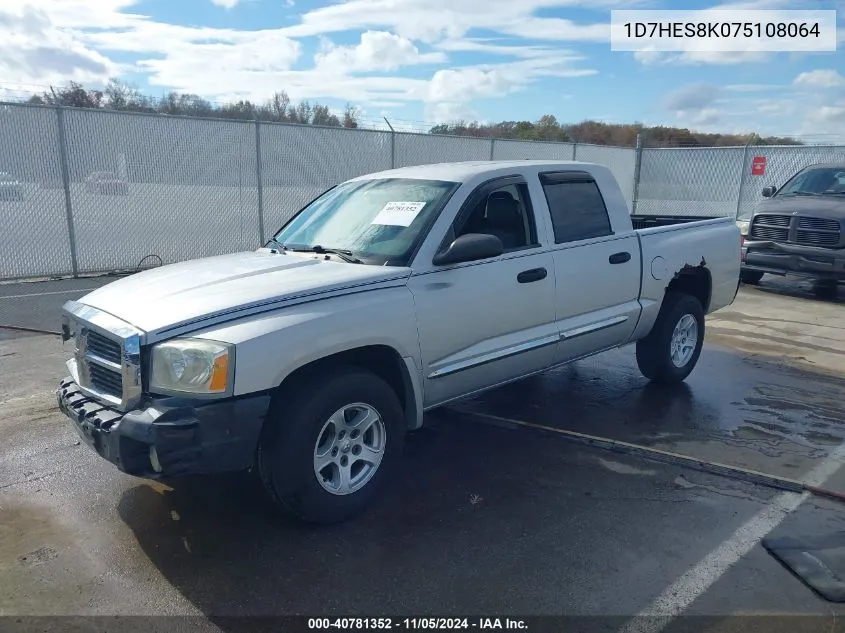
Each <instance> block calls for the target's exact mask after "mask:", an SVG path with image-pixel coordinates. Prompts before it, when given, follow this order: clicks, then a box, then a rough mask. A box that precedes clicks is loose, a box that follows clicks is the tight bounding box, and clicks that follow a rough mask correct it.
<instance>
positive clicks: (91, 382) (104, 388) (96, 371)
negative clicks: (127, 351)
mask: <svg viewBox="0 0 845 633" xmlns="http://www.w3.org/2000/svg"><path fill="white" fill-rule="evenodd" d="M120 347H121V345H120V342H118V341H115V340H113V339H110V338H108V337H106V336H104V335H103V334H100V333H99V332H96V331H94V330H91V329H88V328H87V327H85V326H84V325H83V326H82V327H81V328H80V330H79V332H78V333H77V339H76V362H77V364H78V367H79V377H80V381H81V384H80V386H81V387H90V388H92V389H94V390H96V391H97V393H99V394H101V395H105V396H112V397H113V398H116V399H118V400H119V399H121V397H122V395H123V380H122V378H121V374H120V368H121V365H120V356H121V353H120Z"/></svg>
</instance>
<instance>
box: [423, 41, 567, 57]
mask: <svg viewBox="0 0 845 633" xmlns="http://www.w3.org/2000/svg"><path fill="white" fill-rule="evenodd" d="M490 41H491V40H489V39H488V40H484V39H480V38H463V39H457V40H443V41H441V42H438V43H437V44H435V45H434V46H435V48H437V49H438V50H441V51H446V52H449V53H484V54H487V55H499V56H502V57H518V58H528V57H542V56H544V55H549V54H551V53H554V50H555V49H554V48H550V47H548V46H538V45H514V44H491V43H489V42H490Z"/></svg>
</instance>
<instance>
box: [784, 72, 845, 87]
mask: <svg viewBox="0 0 845 633" xmlns="http://www.w3.org/2000/svg"><path fill="white" fill-rule="evenodd" d="M793 83H794V84H795V85H796V86H802V87H805V88H841V87H842V86H845V77H843V76H842V75H840V74H839V73H838V72H837V71H835V70H831V69H818V70H811V71H809V72H804V73H801V74H800V75H798V76H797V77H796V78H795V81H794V82H793Z"/></svg>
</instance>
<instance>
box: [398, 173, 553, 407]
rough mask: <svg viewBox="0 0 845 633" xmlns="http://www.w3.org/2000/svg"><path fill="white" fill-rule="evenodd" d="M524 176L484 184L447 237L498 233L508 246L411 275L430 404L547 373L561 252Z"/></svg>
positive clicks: (445, 239) (447, 239) (444, 242)
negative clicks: (555, 250) (553, 247)
mask: <svg viewBox="0 0 845 633" xmlns="http://www.w3.org/2000/svg"><path fill="white" fill-rule="evenodd" d="M546 226H547V225H546V222H538V221H537V218H536V216H535V213H534V208H533V205H532V201H531V197H530V196H529V193H528V186H527V183H526V181H525V179H524V178H523V177H522V176H508V177H502V178H496V179H494V180H491V181H488V182H486V183H484V184H482V185H480V186H479V187H478V188H477V189H476V190H475V191H474V192H473V193H472V194H470V196H469V197H468V198H467V201H466V202H465V203H464V205H463V206H462V207H461V210H460V211H459V212H458V214H457V216H456V219H455V221H454V222H453V223H452V224H451V226H450V227H449V228H448V230H447V232H446V234H445V235H442V236H437V237H436V239H437V240H438V241H440V240H441V238H442V242H441V246H444V247H445V246H447V245H448V244H450V243H451V242H452V241H453V240H454V239H455V238H456V237H458V236H459V235H462V234H464V233H492V234H494V235H497V236H498V237H500V239H502V240H503V242H504V244H505V252H504V253H503V254H502V255H500V256H498V257H492V258H489V259H483V260H479V261H473V262H464V263H460V264H450V265H444V266H432V267H430V268H429V267H424V268H423V269H422V270H421V271H420V272H418V273H415V274H414V275H412V277H411V279H410V280H409V283H408V287H409V288H410V290H411V292H412V293H413V295H414V301H415V304H416V311H417V327H418V330H419V339H420V347H421V355H422V362H423V376H424V384H425V406H426V407H431V406H434V405H436V404H441V403H443V402H446V401H448V400H451V399H454V398H457V397H460V396H463V395H467V394H470V393H472V392H474V391H477V390H479V389H483V388H486V387H490V386H493V385H498V384H501V383H504V382H508V381H510V380H513V379H515V378H519V377H521V376H524V375H527V374H531V373H534V372H538V371H542V370H544V369H546V368H548V367H549V366H550V365H551V362H552V359H553V358H554V352H555V347H556V345H557V340H558V333H557V326H556V324H555V279H554V258H553V256H552V254H551V252H550V251H549V249H548V247H549V236H548V234H547V231H546Z"/></svg>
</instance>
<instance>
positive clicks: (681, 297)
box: [637, 293, 704, 383]
mask: <svg viewBox="0 0 845 633" xmlns="http://www.w3.org/2000/svg"><path fill="white" fill-rule="evenodd" d="M703 344H704V309H703V308H702V307H701V302H699V300H698V299H696V298H695V297H693V296H691V295H687V294H679V293H670V294H668V295H666V298H665V300H664V301H663V305H662V306H661V308H660V313H659V314H658V315H657V320H656V321H655V323H654V326H653V327H652V329H651V332H649V334H648V336H646V337H645V338H643V339H640V340H639V341H637V365H638V367H639V368H640V372H642V374H643V376H645V377H646V378H648V379H649V380H652V381H654V382H662V383H677V382H682V381H683V380H684V379H685V378H686V377H687V376H689V374H690V372H692V370H693V369H694V368H695V365H696V363H697V362H698V357H699V356H700V354H701V347H702V345H703Z"/></svg>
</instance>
